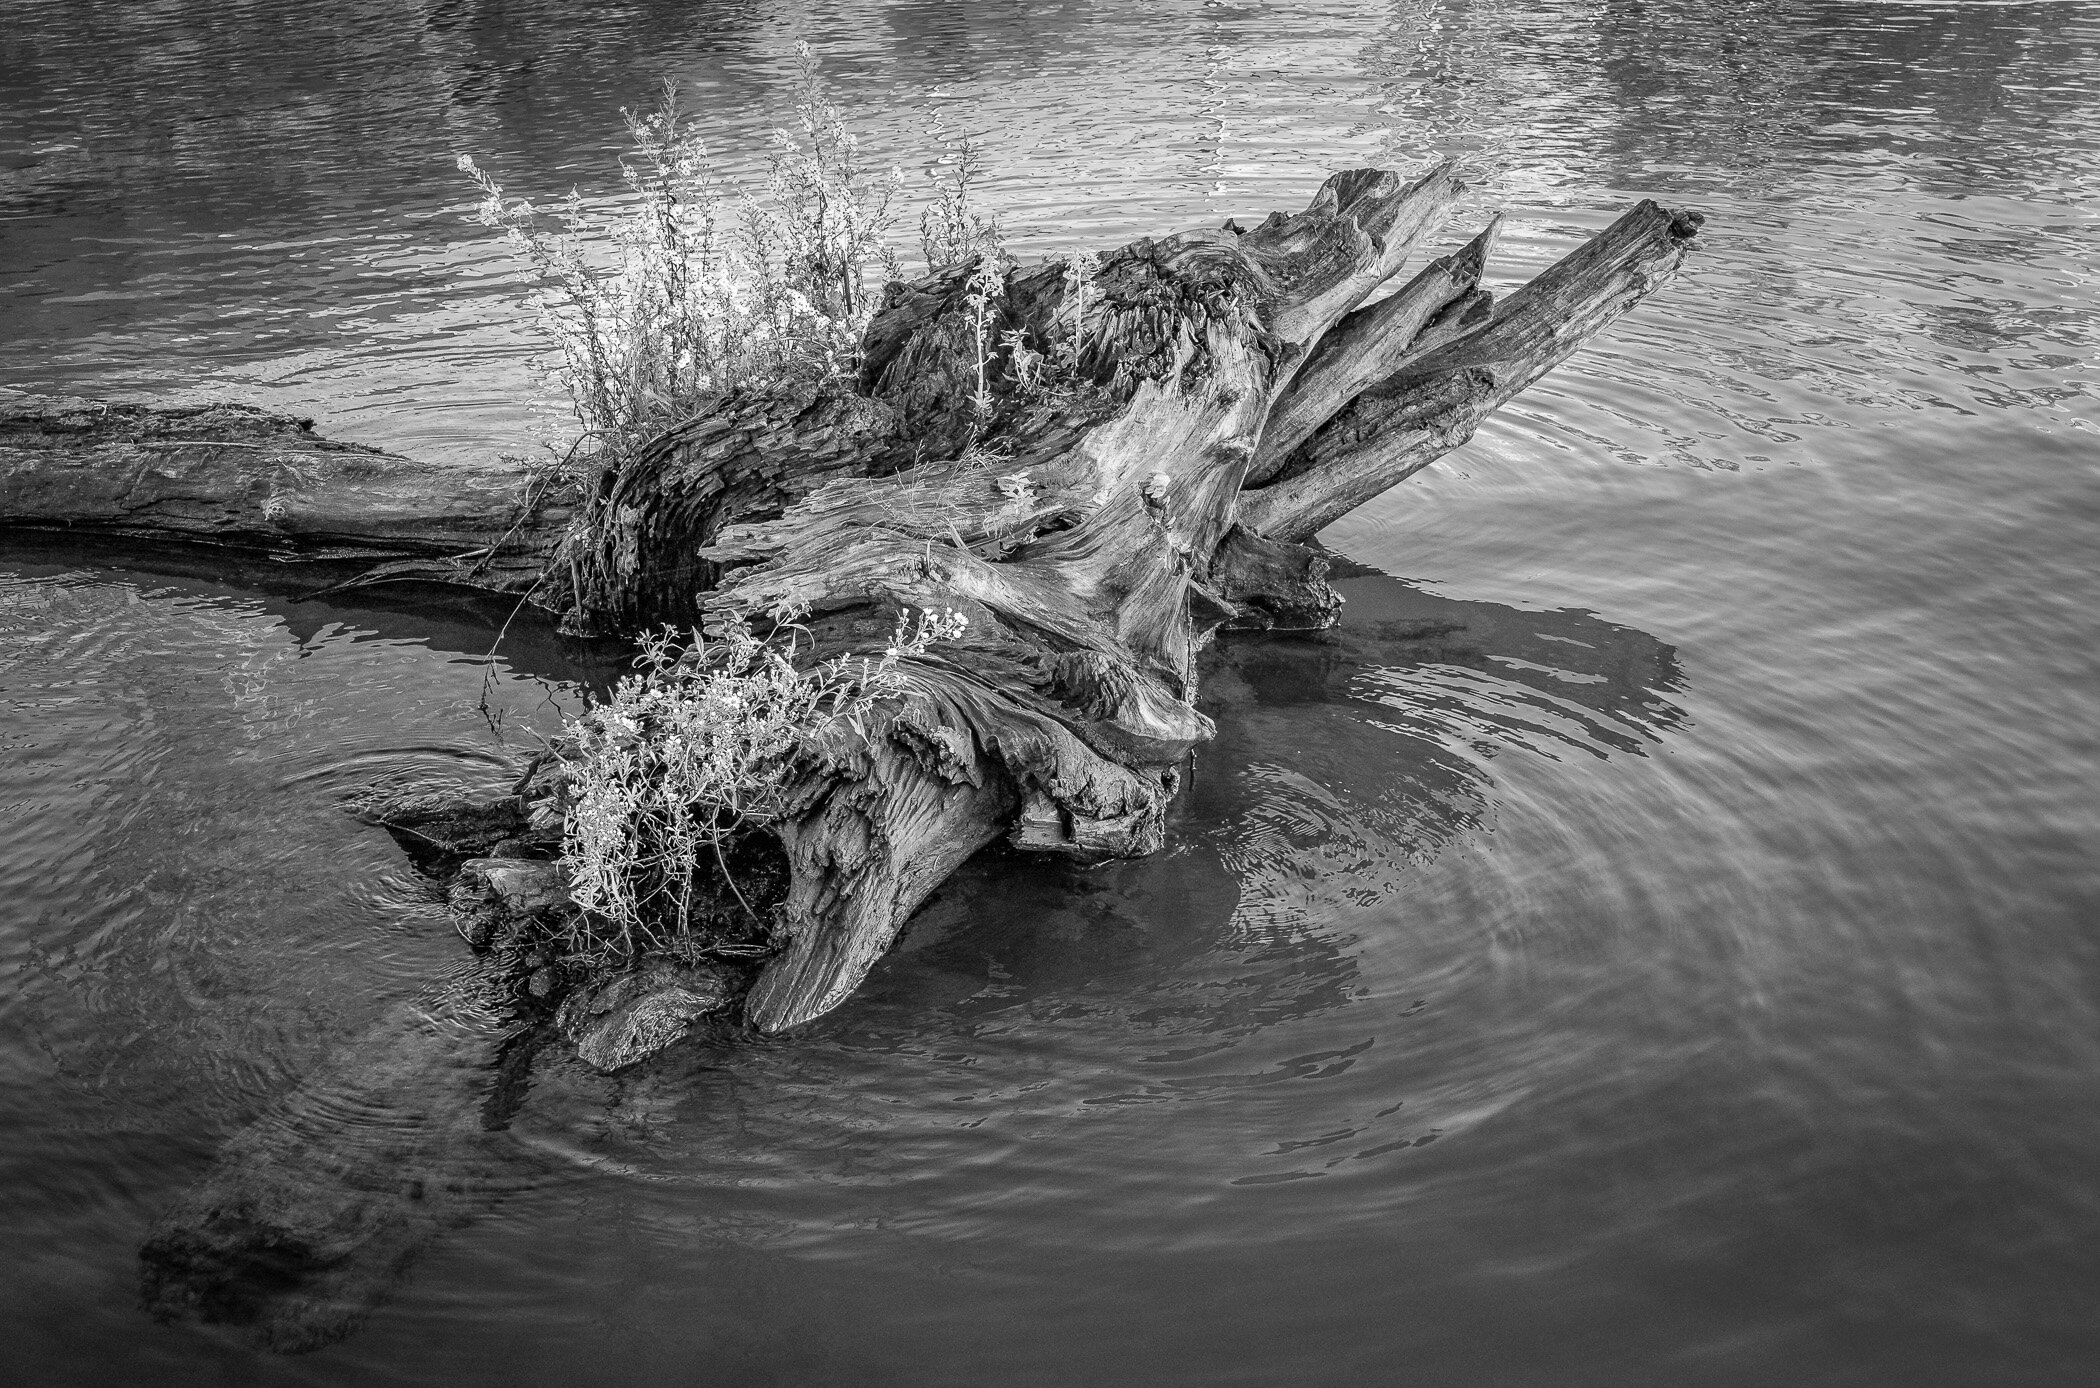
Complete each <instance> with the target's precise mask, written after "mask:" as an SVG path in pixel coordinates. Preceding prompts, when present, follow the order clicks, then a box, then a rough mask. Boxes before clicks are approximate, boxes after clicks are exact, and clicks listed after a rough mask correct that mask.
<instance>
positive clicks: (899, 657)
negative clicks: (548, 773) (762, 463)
mask: <svg viewBox="0 0 2100 1388" xmlns="http://www.w3.org/2000/svg"><path fill="white" fill-rule="evenodd" d="M966 623H967V619H966V618H964V617H963V616H961V615H960V614H958V613H940V614H936V613H931V612H928V613H922V614H921V615H920V616H919V618H918V620H917V621H916V622H913V621H910V620H908V619H900V620H899V622H898V626H897V630H896V632H895V633H894V634H893V635H892V637H891V639H890V642H889V644H888V646H887V647H886V649H885V650H884V651H883V652H882V654H881V655H880V656H879V657H876V658H868V657H853V656H842V657H839V658H837V659H835V660H831V661H827V662H824V663H822V664H819V665H816V666H813V667H811V668H809V669H806V670H805V669H798V668H797V667H796V665H795V662H794V655H795V651H794V649H793V647H792V646H791V645H782V644H779V643H769V642H761V641H759V640H757V639H756V638H754V637H752V636H751V635H750V634H749V633H747V632H746V631H744V629H743V628H742V627H740V626H739V627H734V628H732V629H731V630H730V632H729V634H728V635H727V636H726V637H724V638H722V639H720V640H716V641H708V640H706V639H705V638H703V637H701V636H700V634H699V633H698V632H695V633H694V636H693V645H692V646H691V647H690V648H689V649H688V650H686V651H685V652H684V653H682V654H681V653H679V652H678V651H677V650H676V648H675V647H674V645H673V643H672V634H671V633H670V632H668V631H666V632H665V633H663V634H662V635H659V636H656V637H653V638H650V639H648V640H646V641H645V642H644V644H643V649H642V653H641V656H640V657H639V659H638V661H637V664H638V665H639V666H641V672H640V673H638V674H635V675H630V676H628V677H626V678H624V679H622V680H621V681H620V683H619V685H618V687H617V688H616V689H615V690H614V692H613V696H612V698H611V699H610V700H609V701H607V702H605V703H602V704H599V705H597V706H595V707H593V708H592V709H590V710H589V711H587V712H586V713H584V714H583V715H582V716H581V717H579V718H577V719H575V720H574V721H572V722H571V723H570V724H569V727H568V733H569V750H568V751H567V753H566V754H565V757H564V764H565V769H566V773H567V779H568V784H569V806H568V813H567V817H566V825H565V829H564V842H563V850H562V858H563V861H564V863H565V864H566V865H567V867H568V871H569V879H570V883H571V890H572V892H573V894H574V897H575V900H576V904H577V905H578V906H579V907H580V908H582V909H581V913H580V915H579V917H578V918H577V919H576V920H575V921H574V922H573V924H572V925H571V926H570V927H569V929H570V931H571V932H572V937H571V938H570V939H568V940H566V941H565V942H564V944H565V946H566V952H567V953H569V954H570V955H572V956H575V957H579V958H581V959H583V960H585V961H587V962H591V963H595V964H599V965H616V964H620V963H627V962H632V961H633V960H634V959H637V958H639V957H641V956H642V955H645V954H658V953H686V954H690V953H692V952H693V951H694V949H695V947H696V941H695V931H696V927H698V926H699V925H700V924H701V923H702V918H703V917H704V916H706V915H708V914H710V911H709V906H710V902H711V899H712V898H713V897H714V896H715V895H716V892H715V890H714V888H713V886H712V884H713V883H714V882H720V883H722V884H723V886H725V887H726V888H727V889H728V894H729V895H732V896H734V897H735V898H736V899H737V901H738V902H739V903H740V904H741V907H742V909H743V911H744V912H745V913H746V915H748V916H754V917H755V915H756V912H755V910H754V909H753V908H752V906H751V903H750V902H749V901H748V900H746V899H745V898H744V895H743V892H742V890H741V888H740V887H739V885H738V884H737V882H736V880H735V878H734V877H733V876H732V875H731V873H730V871H729V857H730V852H731V850H732V848H733V847H734V846H735V845H736V843H737V842H738V841H739V840H740V839H741V838H743V837H744V836H745V835H747V834H749V833H750V832H751V831H753V830H755V829H761V828H763V827H765V826H766V825H769V824H773V823H776V822H778V820H779V819H780V817H781V815H782V813H783V811H784V810H785V809H786V808H787V806H786V799H787V796H788V795H789V794H790V792H791V791H792V789H793V787H794V785H795V784H796V778H797V777H798V775H799V774H801V772H802V771H803V770H804V769H805V768H803V767H802V766H801V760H802V758H803V756H804V755H805V753H806V752H807V750H808V748H809V747H810V745H811V741H812V739H814V738H817V737H821V736H822V735H823V734H824V733H825V732H827V731H828V730H829V729H831V728H832V727H834V726H835V725H837V724H840V723H847V724H853V725H855V726H858V724H859V720H860V719H861V718H862V717H864V716H865V715H866V714H867V713H868V711H869V710H870V709H872V708H873V706H874V705H875V703H876V702H877V701H879V700H880V699H882V698H884V697H887V696H890V695H893V694H895V693H897V692H898V690H899V689H900V687H901V679H900V675H899V671H898V664H899V662H901V661H903V660H906V659H909V658H911V657H914V656H919V655H923V654H925V652H926V650H927V649H928V647H930V646H931V645H932V643H933V642H935V641H939V640H944V639H953V638H955V637H958V636H960V635H961V634H962V631H963V628H964V626H965V625H966Z"/></svg>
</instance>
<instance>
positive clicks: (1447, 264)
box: [1246, 217, 1502, 487]
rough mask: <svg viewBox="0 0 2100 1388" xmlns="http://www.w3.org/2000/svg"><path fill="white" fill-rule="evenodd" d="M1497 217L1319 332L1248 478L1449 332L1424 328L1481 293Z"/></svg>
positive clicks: (1459, 318) (1454, 315) (1273, 412)
mask: <svg viewBox="0 0 2100 1388" xmlns="http://www.w3.org/2000/svg"><path fill="white" fill-rule="evenodd" d="M1501 225H1502V219H1501V218H1500V217H1496V218H1495V219H1494V220H1492V221H1490V222H1489V223H1488V225H1487V229H1486V230H1485V231H1483V232H1481V233H1480V234H1479V235H1478V236H1476V237H1474V238H1473V239H1472V240H1471V241H1469V242H1468V243H1466V245H1465V246H1464V248H1462V249H1460V250H1457V251H1454V252H1452V253H1451V254H1450V255H1447V256H1443V257H1440V258H1439V259H1437V260H1433V261H1431V262H1430V263H1429V264H1428V265H1427V266H1426V267H1425V268H1424V269H1423V270H1422V272H1421V273H1420V274H1418V275H1416V276H1415V277H1414V278H1413V279H1411V280H1409V281H1408V282H1407V284H1405V285H1404V286H1402V287H1401V288H1400V289H1399V290H1397V291H1395V292H1394V293H1392V294H1390V295H1388V296H1386V297H1385V298H1383V299H1380V300H1379V301H1378V302H1377V303H1374V304H1371V305H1369V306H1368V307H1365V308H1360V309H1357V310H1356V311H1354V312H1353V313H1350V314H1349V315H1348V316H1347V317H1345V318H1343V319H1342V321H1341V322H1339V323H1337V324H1335V326H1334V327H1333V328H1332V329H1331V330H1329V332H1328V333H1327V335H1326V336H1325V337H1323V338H1321V339H1320V345H1319V347H1318V348H1317V349H1316V350H1315V351H1314V352H1313V353H1312V354H1311V356H1310V358H1309V359H1308V360H1307V361H1306V363H1305V365H1304V366H1302V367H1300V368H1299V369H1298V372H1297V374H1296V375H1295V376H1294V377H1293V378H1292V380H1291V383H1290V385H1289V386H1288V387H1287V388H1286V389H1285V390H1284V391H1283V393H1282V395H1281V396H1280V397H1279V398H1278V399H1277V401H1276V404H1275V405H1274V406H1273V407H1272V408H1271V409H1270V411H1269V418H1268V420H1267V422H1266V423H1265V424H1264V425H1263V426H1262V434H1261V446H1260V447H1259V448H1258V449H1257V450H1256V451H1255V455H1254V462H1253V463H1252V464H1251V465H1250V466H1249V467H1248V469H1247V479H1246V485H1247V486H1250V487H1258V486H1260V485H1262V484H1263V483H1265V482H1268V481H1270V480H1271V479H1273V478H1274V477H1275V476H1276V474H1277V472H1278V471H1280V470H1281V468H1282V466H1283V463H1284V460H1285V459H1286V458H1288V457H1289V456H1290V454H1291V451H1292V450H1293V449H1295V448H1296V447H1297V446H1298V445H1299V444H1301V443H1303V442H1305V440H1306V438H1307V436H1308V435H1310V434H1311V433H1312V431H1313V430H1315V429H1317V428H1319V427H1320V426H1321V425H1322V424H1325V423H1326V422H1327V421H1328V420H1330V419H1332V418H1333V417H1334V416H1335V415H1336V414H1337V413H1338V412H1339V411H1340V410H1341V409H1342V407H1343V406H1345V405H1347V404H1348V403H1349V402H1350V401H1351V400H1353V399H1355V398H1356V396H1357V395H1358V394H1359V393H1360V392H1362V390H1363V389H1364V388H1365V387H1366V386H1369V385H1371V384H1372V383H1373V382H1375V381H1381V380H1384V379H1385V378H1386V377H1388V376H1391V375H1393V374H1394V373H1395V372H1397V371H1399V370H1400V369H1401V368H1402V367H1403V366H1405V365H1406V363H1407V362H1408V360H1409V359H1410V358H1413V357H1418V356H1422V355H1425V354H1427V353H1428V352H1431V351H1434V350H1436V348H1438V347H1440V346H1442V345H1444V343H1445V342H1446V341H1448V340H1449V337H1448V335H1440V334H1437V333H1434V332H1431V333H1427V334H1425V332H1424V330H1425V328H1427V327H1429V325H1430V323H1431V320H1432V319H1436V320H1438V321H1440V322H1448V323H1450V324H1453V325H1457V324H1460V323H1462V322H1463V321H1464V320H1465V319H1466V317H1467V316H1468V314H1469V313H1470V312H1471V311H1472V307H1473V305H1474V303H1476V302H1479V301H1485V296H1482V295H1478V294H1477V291H1478V289H1479V286H1480V276H1481V273H1482V272H1483V271H1484V270H1485V268H1486V266H1487V258H1488V255H1489V254H1490V253H1491V252H1492V250H1493V248H1494V244H1495V234H1496V231H1497V230H1498V229H1499V228H1500V227H1501Z"/></svg>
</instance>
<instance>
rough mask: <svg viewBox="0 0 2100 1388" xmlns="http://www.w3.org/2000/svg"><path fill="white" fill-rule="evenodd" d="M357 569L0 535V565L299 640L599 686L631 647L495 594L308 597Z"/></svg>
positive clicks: (420, 586)
mask: <svg viewBox="0 0 2100 1388" xmlns="http://www.w3.org/2000/svg"><path fill="white" fill-rule="evenodd" d="M364 567H366V566H365V565H363V564H359V563H350V564H300V565H297V566H290V565H285V564H281V563H277V562H275V561H273V560H271V559H270V558H269V557H268V556H266V555H259V554H252V553H246V552H240V551H219V550H206V549H196V550H186V549H179V548H174V547H168V548H155V549H151V550H141V549H138V548H135V547H129V546H126V545H124V544H121V543H118V542H109V543H101V542H98V543H94V544H82V543H80V542H79V541H77V540H72V539H69V538H67V537H65V536H60V535H49V534H41V533H36V532H28V531H10V532H4V533H0V571H5V572H8V573H14V574H19V575H21V576H23V577H25V578H46V579H49V578H59V577H63V576H65V575H67V574H76V573H77V574H82V575H87V576H92V577H93V578H95V579H96V580H97V581H115V582H119V583H128V584H132V585H135V586H136V587H137V588H138V589H139V590H140V591H141V592H145V593H154V594H166V595H178V594H179V595H181V596H185V597H194V598H205V599H215V600H223V601H231V602H243V603H249V604H253V605H254V606H255V608H256V609H257V610H259V611H261V612H265V613H268V614H269V615H271V616H274V617H277V618H279V619H281V620H282V621H283V622H284V624H285V627H286V629H287V630H288V631H290V632H291V634H292V636H293V638H294V639H295V640H297V641H298V642H299V644H300V645H301V646H307V645H310V644H311V643H312V642H313V641H314V640H315V639H316V638H318V637H320V636H322V635H324V634H326V633H328V632H330V631H333V630H335V629H338V628H344V627H347V628H350V629H351V630H353V631H355V632H358V633H362V634H366V635H369V636H372V637H377V638H379V639H382V640H390V641H415V642H420V643H422V644H423V645H426V646H428V647H430V648H431V649H432V650H437V651H455V652H457V653H459V654H460V655H462V656H466V657H469V658H473V659H482V658H486V657H488V656H489V655H490V653H491V651H492V650H493V651H494V653H495V656H496V658H497V659H498V660H499V661H501V663H502V664H503V665H504V666H505V667H507V668H508V669H510V670H511V671H513V672H515V673H517V674H519V675H526V676H533V677H537V678H541V679H551V680H566V681H574V682H576V683H579V684H582V685H584V686H585V687H587V688H590V689H593V690H597V691H601V692H602V691H604V690H607V689H610V688H611V686H612V683H613V681H614V680H616V679H617V678H618V677H619V676H620V675H621V674H622V673H624V672H625V670H626V668H627V660H628V658H629V655H630V649H629V647H628V646H627V645H626V644H625V643H624V642H619V641H600V640H583V639H579V638H577V637H573V636H567V635H564V634H563V633H561V632H559V631H557V630H555V619H554V617H553V615H552V614H550V613H548V612H547V611H545V610H544V609H542V608H538V607H534V606H533V605H532V604H530V603H524V604H520V603H519V601H518V600H517V599H516V598H512V597H506V596H503V595H501V594H496V593H483V592H477V591H474V590H472V589H466V588H451V587H445V586H442V585H438V584H428V583H377V584H371V585H368V586H364V587H359V588H355V589H348V590H344V591H341V592H336V593H332V594H330V595H329V596H327V597H314V596H312V595H313V594H316V593H321V592H324V591H325V590H327V589H329V588H332V587H334V586H335V585H337V584H340V583H343V582H345V581H346V580H348V579H350V578H352V577H354V576H355V575H357V574H358V573H359V572H361V571H362V569H363V568H364ZM499 633H500V634H501V636H502V640H501V642H500V644H499V643H498V641H497V636H498V634H499Z"/></svg>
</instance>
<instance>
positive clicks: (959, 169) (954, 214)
mask: <svg viewBox="0 0 2100 1388" xmlns="http://www.w3.org/2000/svg"><path fill="white" fill-rule="evenodd" d="M928 134H930V135H931V136H932V137H933V139H934V140H935V141H936V142H938V143H940V144H942V145H946V146H947V147H948V148H949V149H951V150H953V151H954V155H955V167H954V169H953V171H952V172H950V173H949V174H948V175H947V176H946V177H945V178H944V177H942V175H941V174H940V172H939V171H938V170H936V171H934V172H933V173H932V175H931V178H932V182H933V205H932V206H930V207H928V208H927V209H926V210H925V211H923V212H921V213H920V214H919V251H920V254H922V255H923V256H925V258H926V268H927V269H928V270H929V271H932V270H942V269H946V268H947V267H948V266H950V265H960V264H962V263H963V262H964V261H966V260H968V259H969V258H970V257H972V256H983V257H986V258H987V259H993V260H1003V259H1005V245H1006V237H1005V231H1004V229H1003V228H1002V227H1001V226H1000V225H999V219H998V217H996V216H984V215H982V214H980V213H979V212H978V211H977V204H976V187H977V183H978V181H979V179H980V177H981V176H982V172H983V171H982V169H981V167H980V164H979V152H978V149H977V146H976V144H975V143H973V142H972V141H971V139H970V137H969V136H967V135H965V136H962V137H961V138H960V139H957V140H954V141H952V142H951V141H950V140H949V139H948V131H947V127H946V126H944V125H943V124H942V123H941V118H940V116H939V115H935V116H934V118H933V123H932V126H931V128H930V129H929V131H928Z"/></svg>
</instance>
